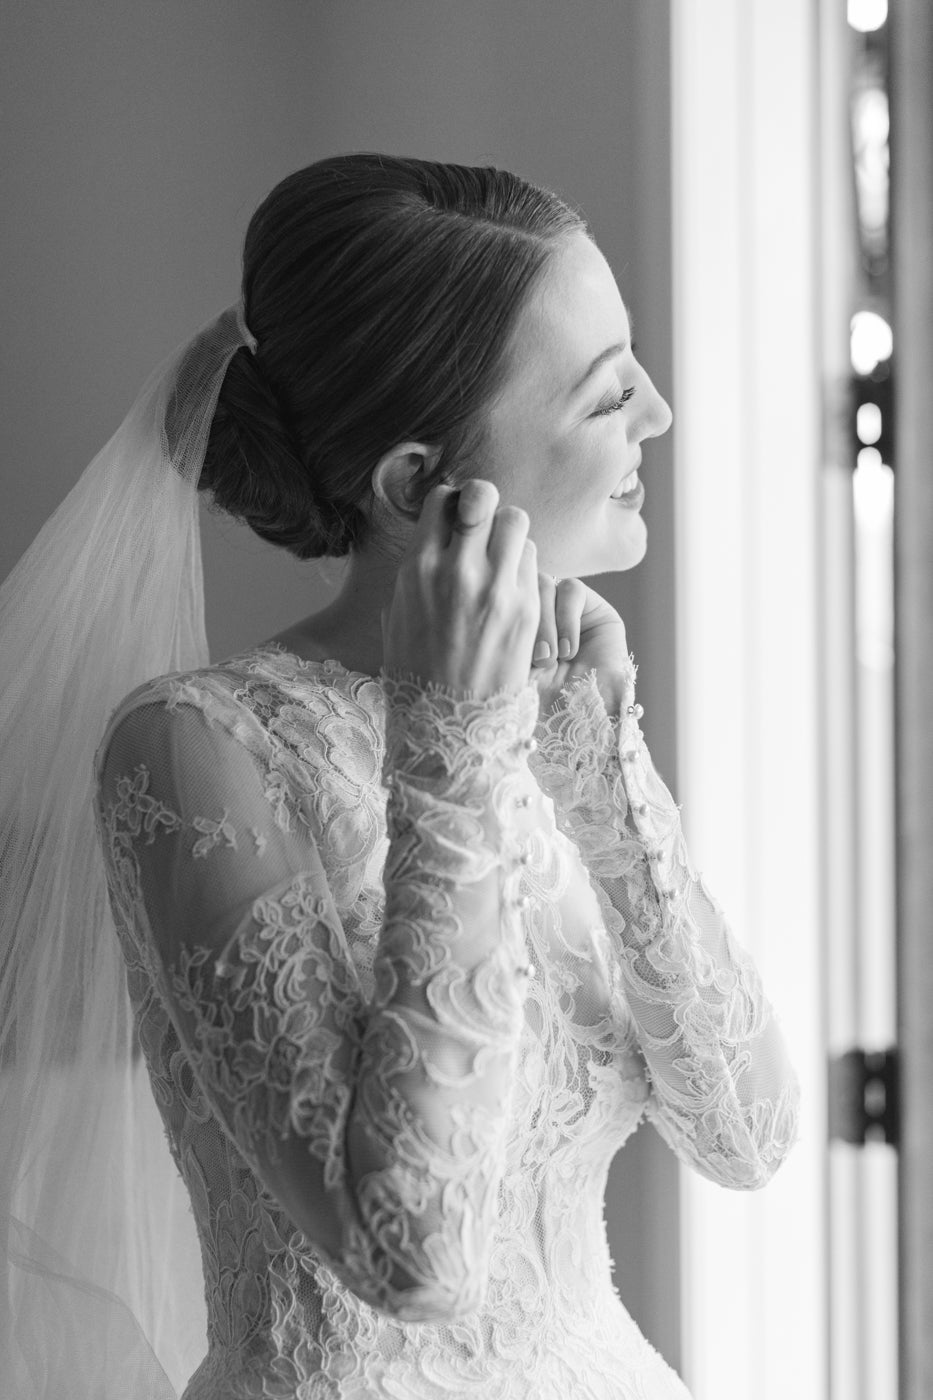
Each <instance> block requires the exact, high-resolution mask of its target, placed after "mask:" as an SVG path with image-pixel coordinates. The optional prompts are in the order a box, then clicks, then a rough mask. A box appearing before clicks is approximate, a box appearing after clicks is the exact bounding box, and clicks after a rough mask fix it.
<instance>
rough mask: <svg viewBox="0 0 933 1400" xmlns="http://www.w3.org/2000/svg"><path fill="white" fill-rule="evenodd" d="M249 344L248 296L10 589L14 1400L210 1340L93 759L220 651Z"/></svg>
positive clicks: (179, 369) (6, 977)
mask: <svg viewBox="0 0 933 1400" xmlns="http://www.w3.org/2000/svg"><path fill="white" fill-rule="evenodd" d="M250 344H251V337H250V336H249V332H248V331H247V330H246V328H245V324H244V321H243V317H242V311H241V308H240V307H239V306H232V307H229V308H228V309H227V310H226V311H224V312H222V313H221V314H220V315H219V316H218V317H216V318H215V319H214V320H213V321H211V322H210V324H208V325H207V326H205V327H204V328H203V329H202V330H201V331H200V332H199V333H198V334H197V335H196V336H195V337H194V338H193V339H192V340H190V341H188V342H187V343H186V344H185V345H183V346H181V347H180V348H179V349H177V350H176V351H174V352H173V353H172V354H171V355H170V356H169V357H168V358H167V359H166V360H165V361H164V362H163V364H162V365H161V366H159V368H158V369H156V370H155V371H154V373H153V374H152V375H151V376H150V378H149V379H148V380H147V382H146V384H145V385H144V387H143V389H142V391H141V393H140V395H139V397H138V398H137V400H136V402H135V404H134V405H133V407H132V409H131V410H130V412H129V414H128V415H127V417H126V418H125V420H124V421H123V423H122V424H121V425H120V427H119V428H118V430H117V432H116V433H115V434H114V436H113V437H112V438H111V440H110V441H109V442H108V443H107V445H106V446H105V447H104V448H103V449H102V451H101V452H100V453H99V454H98V455H97V456H96V457H95V458H94V460H93V461H92V462H91V463H90V465H89V466H88V467H87V468H86V470H85V471H84V473H83V474H82V476H81V477H80V479H79V480H78V482H77V483H76V485H75V486H74V487H73V489H72V490H71V492H70V493H69V494H68V496H67V497H66V498H65V500H64V501H63V502H62V504H61V505H60V506H59V507H58V509H57V510H56V511H55V512H54V514H53V515H52V516H51V517H50V518H49V520H48V521H47V522H46V523H45V525H44V526H43V527H42V529H41V530H40V532H39V534H38V535H37V537H36V539H35V540H34V542H33V543H32V545H31V546H30V547H29V549H27V551H26V553H25V554H24V555H23V557H22V558H21V559H20V561H19V563H18V564H17V565H16V567H15V568H14V569H13V571H12V573H11V574H10V575H9V576H8V577H7V579H6V580H5V581H4V582H3V584H2V585H0V1246H2V1258H3V1268H4V1279H3V1292H2V1295H0V1377H2V1378H3V1386H2V1389H3V1395H4V1397H5V1400H60V1398H61V1400H64V1397H66V1396H67V1397H68V1400H92V1397H93V1400H129V1397H133V1400H176V1397H177V1396H178V1395H179V1394H180V1393H181V1391H182V1389H183V1388H184V1385H185V1383H186V1381H187V1378H188V1377H189V1376H190V1375H191V1373H192V1371H193V1370H194V1369H195V1367H196V1366H197V1364H198V1362H199V1361H200V1360H201V1358H202V1357H203V1353H204V1347H205V1341H204V1335H205V1322H206V1307H205V1300H204V1295H203V1287H204V1285H203V1278H202V1271H201V1260H200V1251H199V1246H198V1240H197V1234H196V1231H195V1227H194V1221H193V1217H192V1214H191V1207H190V1202H189V1198H188V1195H187V1192H186V1190H185V1186H184V1184H183V1182H182V1180H181V1177H180V1176H179V1173H178V1169H177V1167H176V1165H175V1163H174V1161H173V1158H172V1155H171V1151H170V1148H169V1145H168V1141H167V1139H166V1135H165V1131H164V1129H163V1125H162V1120H161V1118H160V1117H159V1113H158V1110H157V1108H156V1105H155V1101H154V1098H153V1094H152V1089H151V1087H150V1083H149V1079H148V1076H147V1073H146V1068H145V1063H144V1061H143V1059H142V1057H141V1054H140V1051H139V1047H138V1044H136V1043H135V1041H134V1025H133V1019H132V1015H131V1011H130V1003H129V998H128V995H127V989H126V973H125V967H124V964H123V960H122V956H121V952H120V946H119V943H118V940H117V937H116V933H115V929H114V924H113V918H112V914H111V911H110V907H109V903H108V895H107V885H106V876H105V871H104V866H103V861H102V856H101V853H100V849H99V846H98V844H97V839H96V834H95V827H94V820H93V815H92V787H93V759H94V754H95V750H96V748H97V745H98V742H99V740H100V738H101V737H102V735H103V732H104V730H105V727H106V725H107V721H108V719H109V717H110V715H111V713H112V712H113V710H114V709H115V708H116V706H117V704H118V703H119V702H120V700H121V699H122V698H123V697H125V696H126V695H127V694H128V693H129V692H130V691H131V690H133V689H134V688H135V687H136V686H138V685H140V684H141V683H142V682H143V681H144V680H147V679H149V678H150V677H154V676H158V675H162V674H165V673H170V672H175V671H181V670H188V669H194V668H198V667H202V666H206V665H208V664H209V656H208V648H207V640H206V635H205V628H204V588H203V575H202V566H201V549H200V533H199V522H198V497H197V492H196V489H195V488H196V486H197V481H198V477H199V474H200V470H201V465H202V462H203V458H204V453H205V450H206V445H207V439H208V435H209V431H210V425H211V420H212V417H213V414H214V408H215V405H216V402H217V396H218V393H219V391H220V385H221V383H222V380H223V377H224V374H225V373H226V370H227V366H228V364H229V362H230V359H231V357H232V356H233V355H234V353H235V352H236V351H237V349H238V348H239V347H240V346H242V345H250ZM102 1363H103V1364H102ZM102 1374H103V1375H104V1376H105V1377H106V1381H105V1382H103V1383H102V1381H101V1376H102ZM102 1384H103V1386H104V1388H102Z"/></svg>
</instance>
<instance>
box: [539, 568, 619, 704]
mask: <svg viewBox="0 0 933 1400" xmlns="http://www.w3.org/2000/svg"><path fill="white" fill-rule="evenodd" d="M538 592H539V595H540V599H541V616H540V621H539V624H538V631H537V635H536V639H535V648H536V649H537V648H538V647H539V645H540V643H541V642H546V643H547V646H548V649H549V655H548V656H547V657H544V658H541V659H539V660H537V661H533V662H532V666H531V672H530V676H529V679H530V680H531V682H532V683H533V684H534V685H536V686H537V687H538V691H539V696H540V700H539V703H540V709H541V713H542V714H544V713H545V712H546V711H547V710H548V709H550V707H551V706H552V705H553V703H554V701H555V700H556V699H557V697H558V695H559V694H560V691H561V690H562V689H563V687H564V686H565V685H566V684H567V682H568V681H569V680H571V679H572V678H573V677H574V676H583V675H585V674H586V672H587V671H590V670H592V669H593V668H594V667H595V668H596V673H597V675H596V684H597V688H598V690H599V693H600V695H601V696H602V697H603V701H604V702H605V705H606V710H607V711H608V713H609V714H610V715H612V714H618V713H619V708H620V706H622V705H630V704H632V702H633V700H634V698H635V686H634V682H633V678H632V666H631V663H630V661H629V651H628V642H627V640H626V635H625V623H624V622H623V621H622V619H621V617H620V616H619V614H618V613H617V612H616V610H615V608H613V607H612V606H610V604H609V603H607V602H606V600H605V598H602V597H600V595H599V594H598V593H595V592H594V591H593V589H592V588H587V586H586V584H585V583H583V582H582V581H581V580H580V579H578V578H565V579H561V580H560V582H559V584H558V585H557V586H556V587H555V584H554V580H553V578H552V577H551V576H550V574H538ZM560 638H566V640H567V643H568V648H567V650H566V655H559V654H558V645H559V639H560Z"/></svg>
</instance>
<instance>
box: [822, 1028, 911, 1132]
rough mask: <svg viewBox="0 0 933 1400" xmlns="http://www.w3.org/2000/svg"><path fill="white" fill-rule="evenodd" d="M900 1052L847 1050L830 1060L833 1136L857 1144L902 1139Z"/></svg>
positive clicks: (830, 1108) (830, 1114) (894, 1050)
mask: <svg viewBox="0 0 933 1400" xmlns="http://www.w3.org/2000/svg"><path fill="white" fill-rule="evenodd" d="M898 1090H899V1076H898V1053H897V1049H896V1047H893V1046H892V1047H891V1048H890V1049H888V1050H862V1049H859V1048H856V1049H854V1050H846V1051H845V1053H844V1054H842V1055H831V1056H830V1059H829V1139H830V1141H831V1142H832V1141H834V1140H838V1141H841V1142H851V1143H855V1144H856V1146H859V1147H864V1145H865V1143H866V1142H887V1143H890V1144H891V1145H892V1146H893V1147H896V1146H897V1145H898V1143H899V1142H900V1095H899V1092H898Z"/></svg>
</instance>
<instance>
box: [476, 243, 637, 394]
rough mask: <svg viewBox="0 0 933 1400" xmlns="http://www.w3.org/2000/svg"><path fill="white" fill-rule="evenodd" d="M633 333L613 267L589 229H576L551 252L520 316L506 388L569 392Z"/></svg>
mask: <svg viewBox="0 0 933 1400" xmlns="http://www.w3.org/2000/svg"><path fill="white" fill-rule="evenodd" d="M629 334H630V328H629V318H628V313H627V311H626V309H625V303H624V302H623V300H622V297H621V295H620V293H619V288H618V286H617V285H616V280H615V277H614V276H613V274H612V269H611V268H610V266H609V264H608V263H607V262H606V259H605V258H604V257H603V255H602V253H601V252H600V251H599V249H598V248H597V247H596V245H595V244H594V243H593V242H592V241H591V240H590V239H589V238H588V237H587V236H586V235H585V234H582V233H578V234H574V235H573V236H572V238H570V239H568V240H566V242H564V243H563V244H561V246H560V247H559V248H558V249H557V250H555V252H553V253H552V254H551V256H550V258H549V260H548V264H547V266H546V267H545V269H544V271H543V273H542V275H541V277H540V278H539V279H538V281H537V283H536V284H535V286H534V287H533V288H532V291H531V292H530V294H529V296H528V299H527V301H526V302H525V305H524V306H523V307H522V310H521V311H520V313H519V315H518V318H517V320H516V323H515V328H514V331H513V334H512V341H511V346H510V354H509V363H510V369H509V375H508V379H507V383H506V385H505V386H504V389H505V392H506V393H508V392H510V391H511V392H513V393H516V392H517V393H533V394H535V395H536V396H539V395H540V396H541V397H543V398H549V397H550V396H552V395H556V394H561V395H564V396H566V395H567V394H568V393H569V392H570V390H571V388H572V387H573V386H574V385H575V384H576V383H577V381H578V380H579V379H580V378H581V376H582V375H583V374H584V373H585V371H586V370H587V368H588V367H589V364H590V362H591V361H592V360H593V359H595V357H596V356H597V355H598V354H599V353H600V352H601V351H602V350H605V349H606V347H607V346H608V345H611V344H613V342H619V341H622V342H624V341H627V340H628V338H629Z"/></svg>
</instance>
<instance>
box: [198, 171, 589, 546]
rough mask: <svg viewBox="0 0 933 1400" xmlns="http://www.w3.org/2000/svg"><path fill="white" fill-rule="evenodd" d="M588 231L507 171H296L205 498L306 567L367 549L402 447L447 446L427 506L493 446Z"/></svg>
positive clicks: (264, 238)
mask: <svg viewBox="0 0 933 1400" xmlns="http://www.w3.org/2000/svg"><path fill="white" fill-rule="evenodd" d="M578 231H582V232H587V231H588V230H587V227H586V224H585V222H584V220H583V218H582V217H581V216H580V214H579V213H577V212H576V211H575V210H573V209H572V208H570V207H569V206H568V205H567V204H565V203H564V202H563V201H562V200H561V199H559V198H558V197H557V196H556V195H554V194H551V193H550V192H548V191H547V190H542V189H539V188H537V187H536V186H534V185H532V184H530V183H529V182H528V181H526V180H523V179H521V178H520V177H519V176H517V175H513V174H511V173H510V172H508V171H506V170H498V169H495V168H492V167H485V166H484V167H480V166H467V165H449V164H441V163H439V162H435V161H422V160H415V159H409V158H402V157H397V156H388V155H378V154H357V155H343V156H334V157H330V158H329V159H326V160H321V161H317V162H316V163H315V164H314V165H309V166H308V167H307V168H306V169H304V170H299V171H296V172H295V173H294V174H293V175H289V176H288V177H287V178H286V179H284V180H282V181H281V183H280V184H278V185H276V187H275V189H273V190H272V192H271V194H269V195H268V197H267V198H266V199H265V200H264V201H263V202H262V204H261V205H260V206H259V208H258V209H257V210H256V212H255V214H254V215H253V217H252V219H251V221H250V224H249V228H248V230H247V234H246V243H245V247H244V252H243V296H244V302H245V310H246V321H247V324H248V326H249V328H250V330H251V332H252V334H253V335H254V336H255V338H256V341H257V342H258V346H257V351H256V354H255V355H251V354H250V353H249V351H248V350H247V349H246V348H243V349H241V350H238V351H237V353H236V354H235V355H234V357H233V359H232V360H231V362H230V367H229V369H228V371H227V375H226V377H225V379H224V382H223V386H222V389H221V393H220V398H219V401H218V405H217V412H216V414H215V417H214V421H213V425H212V428H211V435H210V441H209V443H208V449H207V454H206V457H205V461H204V467H203V470H202V473H201V478H200V481H199V483H198V489H199V490H203V491H209V492H210V493H211V496H212V498H213V501H214V504H215V506H216V507H218V508H219V509H221V510H222V511H225V512H227V513H228V514H230V515H232V516H234V517H235V518H236V519H239V520H242V521H244V522H245V523H246V524H247V525H249V526H250V528H251V529H252V530H254V531H255V532H256V534H257V535H259V536H261V537H262V538H263V539H265V540H269V541H271V542H272V543H273V544H277V545H281V546H282V547H283V548H285V549H288V550H289V551H291V553H293V554H295V555H297V557H298V558H299V559H313V558H318V557H320V556H323V555H334V556H339V555H345V554H347V553H349V552H350V551H351V550H354V549H358V548H359V547H361V546H362V545H363V544H364V543H365V542H366V540H367V538H368V534H369V531H370V529H371V505H372V487H371V476H372V471H373V468H374V467H375V466H376V463H377V462H378V461H379V459H380V457H382V456H383V455H384V454H385V453H386V452H387V451H389V450H390V449H391V448H392V447H394V446H396V445H397V444H398V443H400V442H405V441H420V442H425V443H429V444H432V445H434V446H436V447H438V448H439V449H440V456H439V458H438V461H437V464H436V466H435V468H434V470H433V472H432V474H431V476H430V477H429V478H428V479H427V480H426V481H425V482H424V483H423V484H422V498H423V494H424V493H425V492H427V491H428V490H430V488H431V487H432V486H433V485H435V484H436V483H437V482H438V481H440V480H446V479H447V478H448V477H449V476H450V474H451V473H452V472H453V471H454V469H455V468H456V467H457V466H458V465H460V464H462V463H465V462H469V461H470V460H471V459H473V458H474V457H475V456H476V454H477V453H478V452H480V451H481V449H482V444H483V441H484V431H483V429H484V410H485V409H486V408H487V406H488V405H489V404H490V403H491V402H492V400H493V399H494V397H495V395H496V392H497V390H498V389H499V387H500V385H501V384H502V382H503V380H504V378H505V375H506V373H507V370H508V364H507V350H508V344H509V337H510V332H511V330H512V328H513V326H514V323H515V320H516V318H517V315H518V312H519V311H520V309H521V307H522V305H523V303H524V300H525V298H526V297H527V295H528V293H529V290H530V288H531V286H532V285H533V283H534V281H535V279H536V278H537V277H538V275H539V274H540V272H541V270H542V269H543V267H544V265H545V263H546V262H547V259H548V257H549V255H550V254H551V252H552V251H553V250H554V247H555V245H556V244H557V243H559V241H560V240H561V239H563V238H565V237H566V236H567V235H568V234H570V233H573V232H578Z"/></svg>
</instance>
